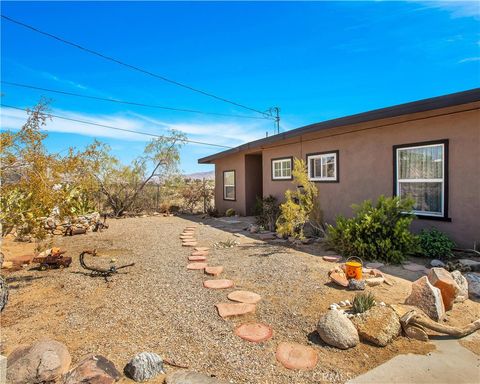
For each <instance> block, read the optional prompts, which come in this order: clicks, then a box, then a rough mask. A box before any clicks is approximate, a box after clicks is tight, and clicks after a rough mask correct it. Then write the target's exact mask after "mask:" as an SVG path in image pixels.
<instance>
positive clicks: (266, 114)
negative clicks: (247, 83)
mask: <svg viewBox="0 0 480 384" xmlns="http://www.w3.org/2000/svg"><path fill="white" fill-rule="evenodd" d="M2 18H3V19H5V20H8V21H10V22H12V23H15V24H17V25H20V26H22V27H24V28H28V29H30V30H32V31H34V32H37V33H40V34H42V35H44V36H47V37H50V38H52V39H55V40H57V41H60V42H62V43H64V44H67V45H70V46H72V47H75V48H78V49H80V50H82V51H85V52H88V53H91V54H92V55H95V56H99V57H101V58H103V59H105V60H109V61H112V62H114V63H117V64H119V65H122V66H124V67H127V68H130V69H133V70H135V71H137V72H141V73H144V74H146V75H149V76H152V77H156V78H157V79H160V80H163V81H166V82H167V83H171V84H174V85H177V86H179V87H182V88H186V89H188V90H190V91H193V92H197V93H200V94H202V95H205V96H208V97H211V98H214V99H217V100H220V101H223V102H225V103H229V104H232V105H236V106H237V107H241V108H244V109H247V110H250V111H253V112H256V113H260V114H261V115H263V116H269V115H268V113H267V112H263V111H260V110H258V109H255V108H251V107H248V106H246V105H244V104H240V103H237V102H235V101H232V100H229V99H226V98H224V97H220V96H217V95H214V94H213V93H209V92H206V91H202V90H201V89H198V88H194V87H192V86H190V85H187V84H184V83H181V82H178V81H175V80H172V79H169V78H167V77H165V76H162V75H158V74H156V73H153V72H151V71H149V70H146V69H143V68H140V67H137V66H135V65H132V64H128V63H125V62H123V61H120V60H118V59H115V58H113V57H111V56H107V55H105V54H103V53H100V52H98V51H94V50H93V49H90V48H86V47H83V46H81V45H79V44H77V43H73V42H71V41H69V40H66V39H64V38H62V37H59V36H56V35H54V34H51V33H48V32H45V31H42V30H40V29H38V28H36V27H33V26H31V25H29V24H25V23H23V22H21V21H18V20H15V19H12V18H11V17H8V16H5V15H2Z"/></svg>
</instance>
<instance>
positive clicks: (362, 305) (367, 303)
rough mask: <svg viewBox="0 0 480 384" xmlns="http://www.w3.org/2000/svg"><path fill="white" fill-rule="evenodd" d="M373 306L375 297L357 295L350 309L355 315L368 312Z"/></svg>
mask: <svg viewBox="0 0 480 384" xmlns="http://www.w3.org/2000/svg"><path fill="white" fill-rule="evenodd" d="M374 305H375V296H374V295H373V294H372V293H371V292H368V293H357V294H356V295H355V297H354V299H353V303H352V309H353V311H354V312H355V313H363V312H366V311H368V310H369V309H370V308H372V307H373V306H374Z"/></svg>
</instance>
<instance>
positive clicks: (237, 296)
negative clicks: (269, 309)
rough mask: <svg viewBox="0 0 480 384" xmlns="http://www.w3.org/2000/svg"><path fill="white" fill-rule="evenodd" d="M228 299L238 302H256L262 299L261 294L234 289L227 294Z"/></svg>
mask: <svg viewBox="0 0 480 384" xmlns="http://www.w3.org/2000/svg"><path fill="white" fill-rule="evenodd" d="M227 297H228V299H229V300H232V301H238V302H240V303H248V304H256V303H258V302H259V301H260V300H262V296H260V295H258V294H256V293H254V292H250V291H234V292H231V293H229V294H228V296H227Z"/></svg>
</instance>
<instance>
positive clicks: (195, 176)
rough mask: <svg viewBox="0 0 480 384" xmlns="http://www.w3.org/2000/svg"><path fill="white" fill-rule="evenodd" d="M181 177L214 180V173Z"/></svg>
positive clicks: (199, 173) (190, 174)
mask: <svg viewBox="0 0 480 384" xmlns="http://www.w3.org/2000/svg"><path fill="white" fill-rule="evenodd" d="M183 176H184V177H185V178H187V179H200V180H202V179H206V180H215V171H209V172H197V173H189V174H188V175H183Z"/></svg>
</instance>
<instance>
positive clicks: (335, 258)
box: [323, 256, 342, 263]
mask: <svg viewBox="0 0 480 384" xmlns="http://www.w3.org/2000/svg"><path fill="white" fill-rule="evenodd" d="M323 260H325V261H329V262H330V263H338V262H339V261H340V260H342V256H323Z"/></svg>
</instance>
